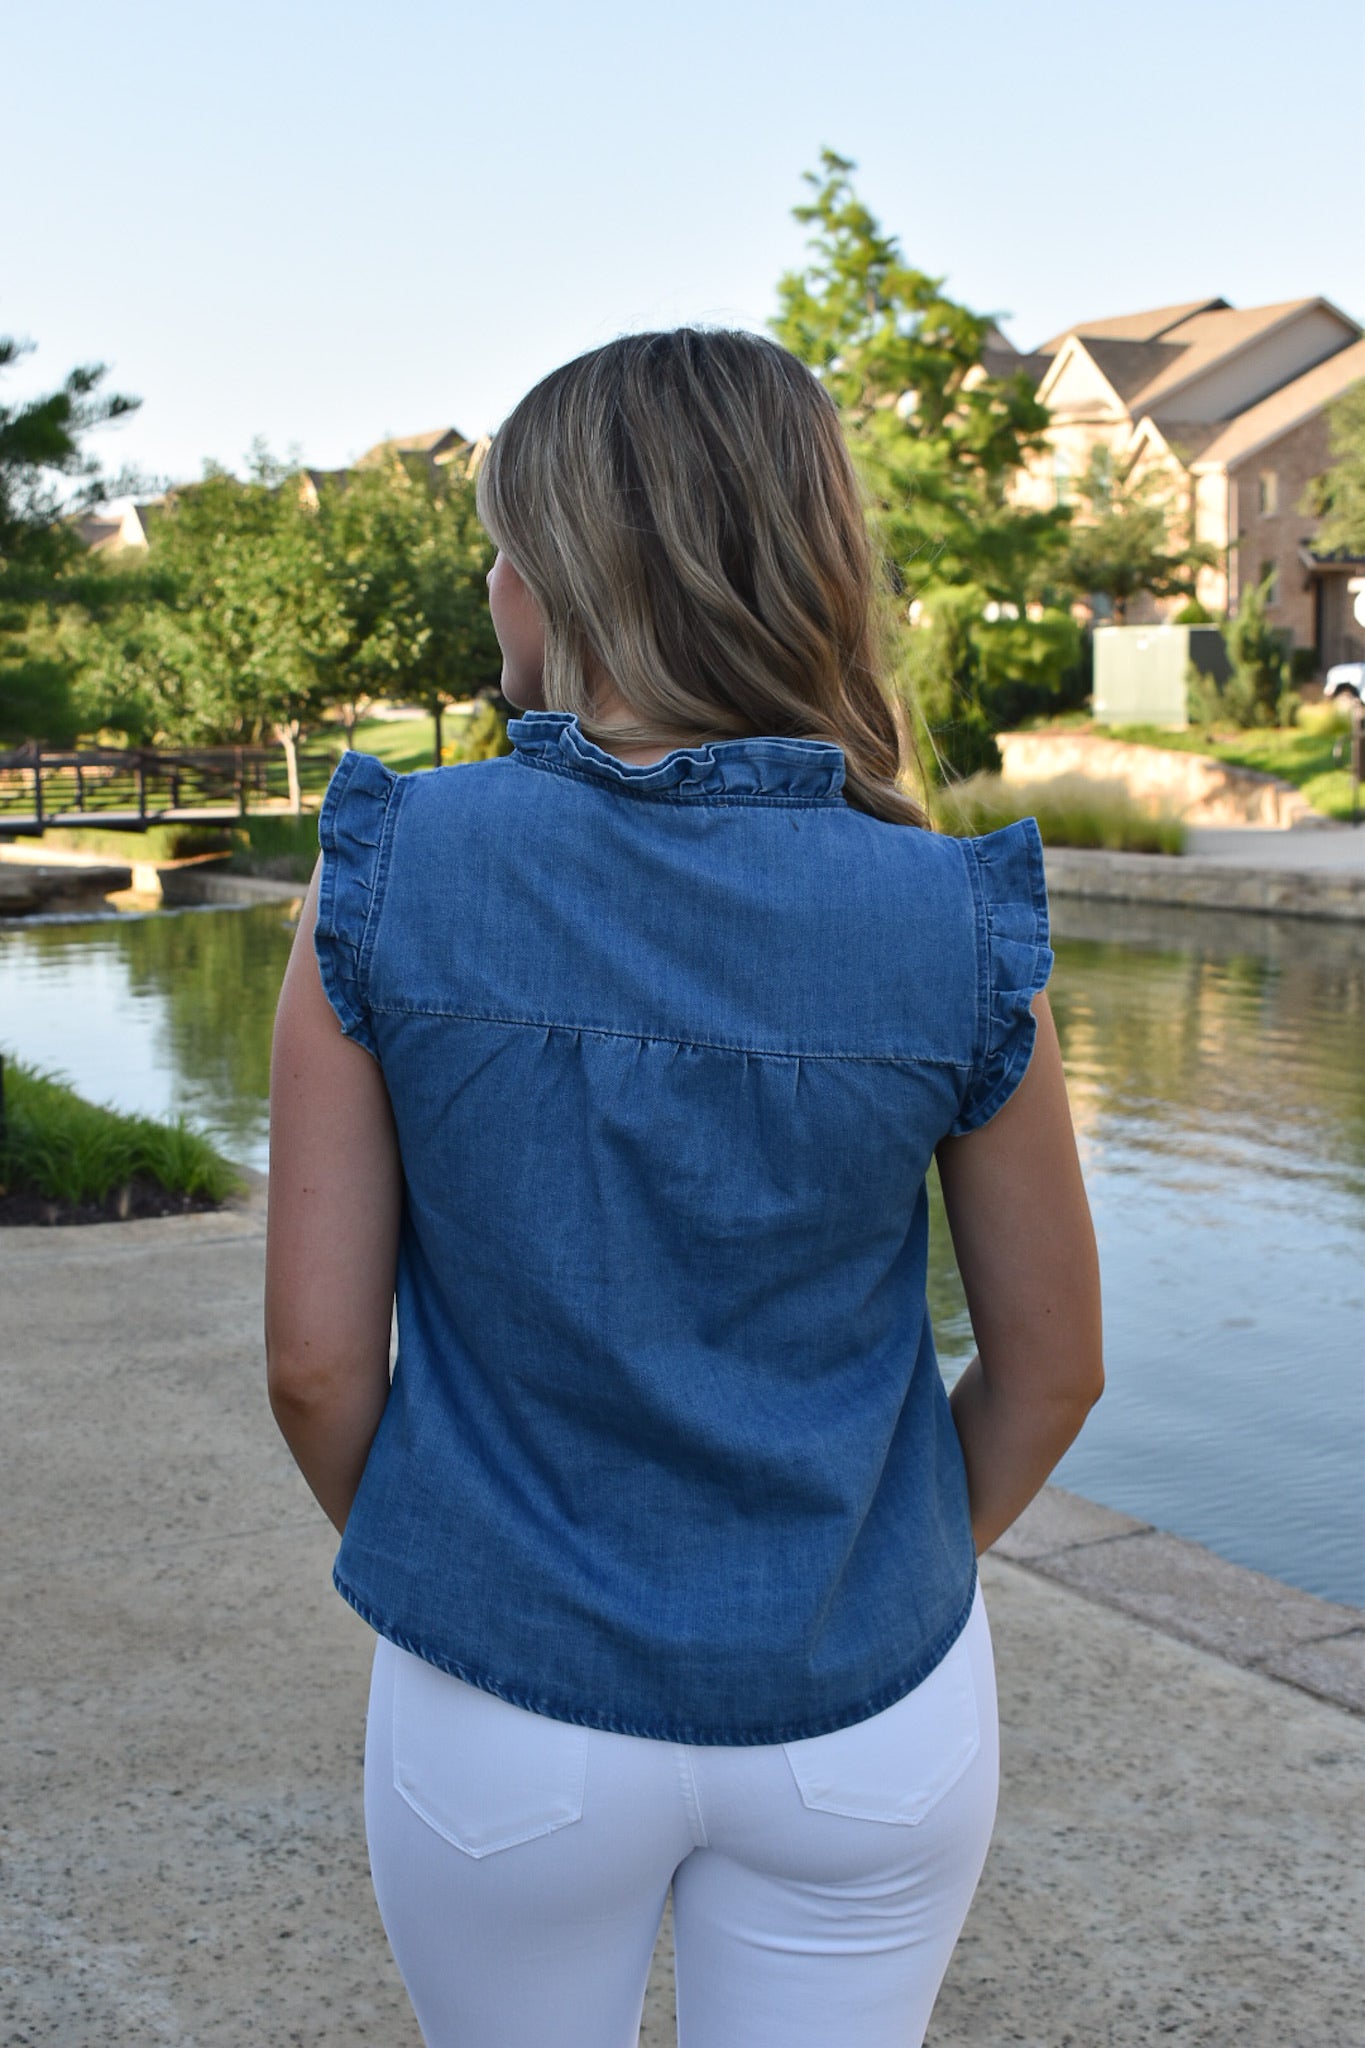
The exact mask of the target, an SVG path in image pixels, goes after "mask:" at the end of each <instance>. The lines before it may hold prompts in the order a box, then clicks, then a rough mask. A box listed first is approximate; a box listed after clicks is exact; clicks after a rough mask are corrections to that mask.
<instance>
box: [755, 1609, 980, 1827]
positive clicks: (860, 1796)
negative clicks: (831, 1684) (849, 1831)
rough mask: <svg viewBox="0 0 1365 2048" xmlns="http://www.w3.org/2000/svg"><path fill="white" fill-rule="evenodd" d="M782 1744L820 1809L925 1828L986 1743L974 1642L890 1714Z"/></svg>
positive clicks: (809, 1801) (956, 1648)
mask: <svg viewBox="0 0 1365 2048" xmlns="http://www.w3.org/2000/svg"><path fill="white" fill-rule="evenodd" d="M782 1747H783V1749H784V1751H785V1752H786V1757H787V1762H788V1763H789V1764H790V1765H791V1770H792V1776H793V1777H794V1778H795V1780H796V1785H797V1790H798V1791H799V1792H800V1794H801V1798H802V1801H803V1803H804V1804H805V1805H806V1806H809V1807H811V1808H813V1809H814V1810H815V1811H816V1812H818V1813H838V1814H843V1815H844V1816H845V1817H846V1818H847V1819H849V1820H880V1821H888V1822H891V1823H892V1824H897V1825H900V1826H902V1827H915V1826H917V1825H918V1823H919V1822H920V1821H922V1820H923V1819H924V1817H925V1815H926V1814H928V1813H929V1812H931V1811H932V1809H933V1808H934V1807H935V1806H937V1804H938V1802H939V1800H940V1799H942V1798H943V1797H944V1795H945V1794H946V1793H948V1792H950V1791H951V1790H952V1788H953V1786H954V1785H955V1784H956V1783H957V1781H958V1779H959V1778H960V1777H961V1776H962V1774H963V1772H964V1771H965V1770H966V1769H967V1766H968V1765H969V1764H970V1763H971V1761H972V1759H973V1757H975V1755H976V1753H977V1751H978V1750H979V1749H980V1747H981V1726H980V1721H979V1718H978V1715H977V1706H976V1687H975V1685H974V1684H973V1683H972V1667H971V1662H970V1659H969V1656H968V1653H967V1645H966V1643H965V1642H964V1641H963V1640H962V1638H961V1637H959V1638H958V1640H957V1642H955V1643H954V1644H953V1647H952V1649H951V1650H949V1652H948V1654H947V1656H946V1657H945V1658H944V1659H943V1661H942V1662H941V1663H940V1664H937V1665H935V1667H934V1669H933V1670H932V1671H931V1672H930V1673H929V1676H928V1677H927V1678H926V1679H924V1680H922V1682H921V1683H920V1684H919V1685H917V1686H916V1687H915V1689H914V1691H913V1692H909V1693H907V1694H906V1695H905V1697H904V1699H900V1700H897V1701H896V1703H895V1705H894V1706H890V1707H887V1708H886V1710H885V1712H883V1713H880V1714H874V1715H873V1716H872V1717H871V1719H870V1720H867V1721H855V1722H854V1723H853V1725H852V1727H850V1728H837V1729H836V1730H835V1731H834V1733H833V1734H832V1735H814V1736H811V1737H810V1738H809V1739H808V1740H807V1741H805V1742H784V1743H783V1745H782Z"/></svg>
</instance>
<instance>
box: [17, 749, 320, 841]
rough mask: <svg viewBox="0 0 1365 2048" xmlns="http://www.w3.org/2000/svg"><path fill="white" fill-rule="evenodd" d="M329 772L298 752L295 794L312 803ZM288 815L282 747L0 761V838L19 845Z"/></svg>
mask: <svg viewBox="0 0 1365 2048" xmlns="http://www.w3.org/2000/svg"><path fill="white" fill-rule="evenodd" d="M334 765H335V763H334V758H333V755H332V754H331V752H330V751H325V750H323V749H320V748H319V749H315V750H313V751H311V752H304V751H303V750H300V752H299V755H298V778H299V786H300V789H301V791H302V792H303V794H305V795H307V796H321V795H322V793H323V791H324V790H325V789H326V787H327V784H328V781H329V780H330V778H331V773H332V769H333V766H334ZM288 805H289V769H288V763H287V760H286V756H285V750H284V748H283V747H282V746H277V747H198V748H192V749H188V750H186V751H184V752H181V753H168V752H164V751H163V750H161V749H160V748H157V747H86V748H82V749H81V750H80V751H78V752H76V753H60V752H57V751H55V750H50V749H48V748H46V747H35V746H26V747H19V748H17V749H16V750H14V751H13V752H11V753H5V754H0V838H9V837H18V836H29V837H31V836H32V835H34V834H36V833H39V832H43V831H45V830H46V829H47V827H48V826H50V825H62V826H67V827H71V826H77V827H79V826H81V825H97V826H99V827H100V828H101V829H102V830H103V831H106V832H145V831H146V829H147V827H148V826H149V825H180V824H185V825H227V824H233V823H235V822H236V821H237V820H238V819H240V818H245V817H247V816H249V815H250V813H251V812H253V811H276V812H278V811H282V810H285V809H287V808H288Z"/></svg>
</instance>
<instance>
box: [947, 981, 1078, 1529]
mask: <svg viewBox="0 0 1365 2048" xmlns="http://www.w3.org/2000/svg"><path fill="white" fill-rule="evenodd" d="M1033 1013H1034V1016H1035V1017H1036V1018H1037V1020H1038V1036H1037V1040H1036V1042H1035V1045H1034V1049H1033V1057H1032V1059H1031V1060H1030V1062H1029V1067H1028V1072H1027V1073H1026V1074H1025V1076H1024V1078H1023V1080H1022V1081H1021V1082H1020V1083H1019V1086H1018V1087H1017V1088H1016V1089H1015V1091H1014V1094H1013V1095H1012V1096H1011V1097H1010V1099H1009V1101H1008V1102H1007V1103H1006V1104H1005V1106H1004V1108H1003V1109H1002V1110H1000V1111H999V1112H998V1114H997V1115H995V1116H994V1117H992V1119H991V1121H990V1122H989V1123H988V1124H983V1125H982V1127H981V1129H980V1130H977V1131H973V1132H971V1133H970V1134H969V1135H968V1136H967V1137H963V1138H945V1139H944V1141H943V1143H942V1144H941V1145H940V1146H939V1148H938V1169H939V1178H940V1180H941V1181H942V1184H943V1198H944V1202H945V1204H946V1207H947V1210H948V1224H949V1228H950V1229H951V1231H952V1236H953V1249H954V1251H955V1252H956V1253H957V1263H958V1269H959V1271H960V1272H961V1274H962V1284H963V1286H964V1288H965V1290H966V1294H967V1307H968V1309H969V1311H970V1313H971V1318H972V1330H973V1332H974V1334H975V1337H976V1342H977V1356H976V1357H975V1358H974V1359H973V1360H972V1362H971V1364H970V1365H969V1366H968V1367H967V1369H966V1371H965V1372H964V1373H963V1375H962V1377H961V1379H960V1380H959V1381H958V1383H957V1385H956V1386H955V1387H954V1389H953V1392H952V1397H951V1398H952V1408H953V1419H954V1421H955V1422H956V1424H957V1433H958V1437H959V1438H960V1440H961V1443H962V1453H963V1457H964V1459H965V1461H966V1466H967V1488H968V1494H969V1497H970V1500H971V1510H972V1533H973V1536H974V1538H975V1541H976V1547H977V1550H978V1551H982V1550H986V1549H988V1548H989V1547H990V1545H991V1544H992V1543H994V1542H995V1540H996V1538H997V1536H1000V1535H1002V1534H1003V1532H1004V1531H1005V1530H1006V1529H1007V1528H1008V1527H1009V1525H1010V1523H1011V1522H1012V1521H1014V1519H1015V1518H1016V1516H1018V1515H1019V1514H1021V1513H1022V1512H1023V1510H1024V1509H1025V1508H1026V1507H1027V1506H1028V1504H1029V1502H1030V1501H1031V1500H1032V1499H1033V1496H1034V1495H1035V1494H1036V1493H1037V1492H1038V1490H1039V1488H1040V1487H1041V1486H1042V1484H1043V1482H1044V1480H1045V1479H1046V1478H1047V1476H1048V1474H1049V1473H1050V1472H1051V1470H1052V1468H1053V1466H1054V1465H1055V1464H1056V1463H1057V1461H1058V1459H1059V1458H1060V1457H1061V1455H1062V1453H1063V1452H1064V1451H1065V1450H1066V1448H1067V1446H1068V1445H1069V1444H1070V1443H1071V1442H1072V1441H1073V1440H1074V1438H1075V1437H1076V1435H1077V1434H1078V1433H1079V1430H1080V1427H1081V1424H1082V1423H1083V1422H1084V1421H1085V1418H1086V1416H1087V1415H1088V1414H1089V1412H1090V1410H1091V1408H1092V1407H1093V1406H1094V1404H1095V1402H1096V1401H1098V1399H1099V1397H1100V1395H1101V1393H1102V1392H1103V1390H1104V1366H1103V1362H1102V1359H1103V1352H1102V1345H1101V1334H1100V1278H1099V1262H1098V1259H1097V1257H1096V1253H1095V1234H1094V1230H1093V1228H1092V1225H1091V1221H1090V1208H1089V1204H1088V1203H1087V1201H1086V1198H1085V1188H1084V1186H1083V1185H1082V1182H1081V1169H1080V1161H1079V1160H1078V1158H1077V1156H1076V1139H1075V1134H1074V1132H1073V1131H1072V1128H1071V1111H1070V1108H1069V1106H1068V1104H1067V1099H1066V1084H1065V1082H1064V1080H1063V1078H1062V1056H1061V1051H1060V1048H1059V1047H1058V1044H1057V1031H1056V1026H1055V1025H1054V1023H1053V1021H1052V1011H1051V1009H1050V1007H1049V1005H1048V1001H1047V997H1046V996H1043V995H1040V996H1038V997H1037V998H1036V1000H1035V1002H1034V1005H1033Z"/></svg>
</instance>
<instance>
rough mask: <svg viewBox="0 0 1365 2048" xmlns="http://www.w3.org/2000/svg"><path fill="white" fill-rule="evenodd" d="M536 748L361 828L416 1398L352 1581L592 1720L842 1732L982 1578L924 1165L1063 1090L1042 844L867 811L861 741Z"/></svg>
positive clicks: (391, 1407) (360, 785) (349, 985)
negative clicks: (662, 751)
mask: <svg viewBox="0 0 1365 2048" xmlns="http://www.w3.org/2000/svg"><path fill="white" fill-rule="evenodd" d="M509 730H510V733H511V736H512V740H513V745H514V752H513V753H512V754H511V755H509V756H506V757H504V758H503V759H500V760H495V761H488V762H481V763H477V764H471V765H467V766H462V767H456V768H449V769H440V770H437V771H435V772H432V773H425V774H419V775H410V776H395V775H392V774H391V773H390V772H389V771H388V770H387V769H386V768H384V767H383V766H382V765H381V764H380V763H379V762H378V761H375V760H373V759H371V758H370V757H368V756H366V755H363V754H356V753H352V754H348V755H346V756H345V758H344V759H343V761H342V764H341V766H340V767H339V769H338V770H337V773H336V775H335V777H334V779H333V782H332V786H331V789H330V790H329V792H328V796H327V799H326V802H325V804H324V807H323V812H322V818H321V839H322V846H323V871H322V883H321V890H320V895H319V906H318V920H317V937H316V946H317V956H318V961H319V965H320V968H321V972H322V978H323V983H324V986H325V988H326V991H327V995H328V997H329V1000H330V1001H331V1004H332V1007H333V1009H334V1010H335V1012H336V1014H337V1016H338V1018H339V1020H340V1022H341V1026H342V1029H343V1030H344V1031H345V1032H346V1033H347V1035H348V1036H349V1037H351V1038H353V1039H355V1040H356V1041H357V1043H359V1044H360V1045H362V1046H364V1047H365V1049H366V1050H367V1051H368V1052H369V1053H371V1054H372V1055H373V1056H374V1058H375V1059H377V1060H378V1062H379V1064H380V1066H381V1068H382V1070H383V1074H384V1078H385V1082H386V1084H387V1087H388V1092H389V1095H390V1098H391V1100H392V1103H393V1111H394V1117H395V1122H396V1126H397V1131H398V1137H399V1144H400V1148H401V1152H402V1159H403V1169H404V1175H405V1181H406V1198H405V1203H404V1215H403V1226H402V1238H401V1248H400V1256H399V1274H398V1357H397V1363H396V1366H395V1371H394V1380H393V1387H392V1391H391V1393H390V1397H389V1401H388V1405H387V1407H386V1409H385V1412H384V1416H383V1420H382V1422H381V1424H380V1428H379V1432H378V1435H377V1437H376V1439H375V1443H374V1446H373V1449H372V1451H371V1453H370V1457H369V1460H368V1463H367V1465H366V1468H365V1474H364V1478H363V1480H362V1482H361V1487H360V1491H359V1494H358V1496H357V1499H356V1503H355V1506H354V1508H353V1510H352V1512H351V1516H350V1520H349V1522H348V1524H347V1528H346V1533H345V1537H344V1539H343V1541H342V1545H341V1549H340V1552H339V1554H338V1557H337V1562H336V1568H335V1578H336V1583H337V1586H338V1588H339V1590H340V1591H341V1592H342V1594H343V1595H344V1596H345V1597H346V1599H348V1600H349V1601H350V1602H351V1603H352V1605H353V1606H355V1607H356V1608H357V1609H358V1610H359V1612H360V1613H361V1614H362V1615H364V1616H365V1618H366V1619H367V1620H368V1621H369V1622H370V1623H371V1624H372V1625H373V1626H374V1627H375V1628H376V1629H377V1630H379V1631H380V1632H381V1633H382V1634H384V1635H386V1636H388V1637H390V1638H391V1639H392V1640H393V1641H394V1642H396V1643H399V1644H401V1645H402V1646H403V1647H405V1648H407V1649H409V1650H413V1651H415V1652H416V1653H417V1654H418V1655H420V1656H422V1657H425V1658H427V1659H428V1660H429V1661H430V1662H432V1663H434V1664H437V1665H439V1666H441V1667H442V1668H443V1669H445V1670H448V1671H452V1672H454V1673H455V1674H456V1675H457V1676H458V1677H460V1678H463V1679H465V1680H467V1681H468V1682H469V1683H471V1684H474V1685H477V1686H481V1687H483V1688H485V1689H486V1690H487V1691H489V1692H493V1693H496V1694H498V1695H499V1696H500V1697H502V1698H504V1699H507V1700H510V1701H512V1702H513V1703H514V1704H516V1705H518V1706H522V1707H527V1708H530V1709H531V1710H533V1711H535V1712H539V1713H543V1714H548V1715H551V1716H553V1717H556V1718H558V1719H561V1720H567V1721H574V1722H580V1723H584V1724H587V1725H589V1726H593V1727H601V1728H609V1729H615V1730H618V1731H620V1732H623V1733H626V1734H632V1735H641V1736H649V1737H656V1738H659V1739H663V1740H670V1741H677V1742H688V1743H768V1742H787V1741H795V1740H800V1739H803V1738H805V1737H808V1736H813V1735H819V1734H823V1733H826V1732H828V1731H829V1730H831V1729H834V1728H838V1727H842V1726H844V1725H846V1724H848V1723H850V1722H854V1721H858V1720H861V1719H864V1718H866V1717H867V1716H869V1715H871V1714H874V1713H877V1712H879V1711H881V1709H882V1708H884V1707H886V1706H889V1705H891V1704H892V1702H893V1701H895V1700H896V1699H898V1698H900V1697H901V1696H902V1695H903V1694H904V1693H906V1692H908V1691H910V1690H911V1689H912V1688H913V1687H914V1686H915V1685H917V1684H918V1683H919V1682H920V1680H921V1679H923V1678H924V1677H926V1676H927V1674H928V1673H929V1672H930V1671H931V1670H932V1669H933V1668H934V1666H935V1665H936V1664H937V1663H938V1662H939V1660H940V1659H941V1658H942V1657H943V1656H944V1655H945V1653H946V1652H947V1650H948V1649H949V1647H950V1646H951V1644H952V1643H953V1641H954V1640H955V1638H956V1636H957V1635H958V1633H959V1631H960V1630H961V1628H962V1627H963V1625H964V1623H965V1621H966V1618H967V1615H968V1612H969V1610H970V1607H971V1601H972V1596H973V1593H974V1590H975V1583H976V1563H975V1557H974V1553H973V1547H972V1540H971V1530H970V1523H969V1517H968V1512H967V1496H966V1483H965V1475H964V1472H963V1466H962V1458H961V1453H960V1450H959V1447H958V1442H957V1437H956V1433H955V1431H954V1428H953V1423H952V1418H951V1415H950V1412H949V1408H948V1403H947V1398H946V1395H945V1392H944V1388H943V1384H942V1381H941V1379H940V1376H939V1372H938V1367H937V1361H936V1358H935V1353H934V1341H933V1333H932V1330H931V1328H930V1322H929V1314H928V1308H927V1304H926V1298H925V1274H926V1259H927V1238H928V1204H927V1196H926V1190H925V1174H926V1171H927V1169H928V1166H929V1163H930V1161H931V1159H932V1157H933V1153H934V1148H935V1146H936V1145H937V1144H938V1143H939V1141H940V1140H941V1139H942V1138H943V1137H945V1136H946V1135H948V1134H949V1133H963V1132H967V1131H970V1130H973V1129H975V1128H976V1127H977V1126H978V1125H980V1124H982V1123H984V1122H985V1121H986V1120H987V1119H988V1118H989V1117H991V1116H993V1115H994V1114H995V1112H996V1111H997V1110H998V1109H999V1108H1000V1107H1001V1105H1002V1104H1003V1103H1004V1102H1005V1101H1006V1100H1007V1099H1008V1097H1009V1096H1010V1094H1011V1093H1012V1092H1013V1090H1014V1088H1015V1087H1016V1086H1017V1085H1018V1082H1019V1080H1020V1079H1021V1077H1022V1075H1023V1073H1024V1071H1025V1068H1026V1067H1027V1064H1028V1060H1029V1055H1030V1052H1031V1049H1032V1044H1033V1035H1034V1026H1033V1019H1032V1016H1031V1013H1030V1003H1031V1001H1032V998H1033V996H1034V995H1035V994H1036V992H1037V991H1038V990H1039V989H1040V988H1041V987H1042V986H1043V985H1044V983H1045V982H1046V980H1047V976H1048V973H1049V971H1050V967H1051V958H1052V956H1051V954H1050V952H1049V950H1048V927H1047V907H1046V897H1045V891H1044V883H1043V863H1042V850H1041V846H1040V843H1039V839H1038V833H1037V828H1036V826H1035V825H1034V824H1033V823H1032V822H1031V821H1026V822H1025V823H1023V824H1020V825H1012V826H1009V827H1007V828H1006V829H1005V830H1004V831H1001V832H996V833H992V834H990V835H989V836H987V837H985V838H981V839H974V840H971V839H969V840H956V839H949V838H944V837H940V836H937V835H935V834H931V833H928V832H921V831H916V830H915V829H913V828H911V827H906V826H899V825H890V824H885V823H883V822H881V821H880V820H877V819H874V818H870V817H868V816H866V815H865V814H864V813H862V812H860V811H856V810H854V809H853V808H852V807H851V806H850V805H849V804H848V803H847V802H846V801H845V798H844V794H843V780H844V760H843V755H842V753H841V752H840V750H839V749H838V748H837V747H835V746H830V745H826V744H824V743H822V742H818V741H813V740H794V739H777V738H771V739H770V738H756V739H744V740H727V741H723V742H718V743H714V744H710V745H706V746H698V747H683V748H678V749H676V750H675V751H674V752H672V753H670V754H668V755H666V756H665V758H664V759H663V760H661V761H659V762H657V763H654V764H652V765H650V766H645V767H641V766H636V765H633V764H628V763H625V762H622V761H619V760H617V759H616V758H615V757H614V756H612V755H610V754H607V753H605V752H604V751H603V750H602V749H601V748H599V747H597V746H595V745H594V744H593V743H592V742H591V741H590V740H588V739H587V738H586V737H585V736H584V734H583V732H582V731H581V729H580V728H579V726H578V723H577V721H576V720H575V719H574V718H572V717H571V716H569V715H567V714H564V713H557V712H530V713H527V714H526V715H525V716H523V717H521V718H519V719H517V720H515V721H514V722H513V723H512V725H511V727H510V728H509Z"/></svg>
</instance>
